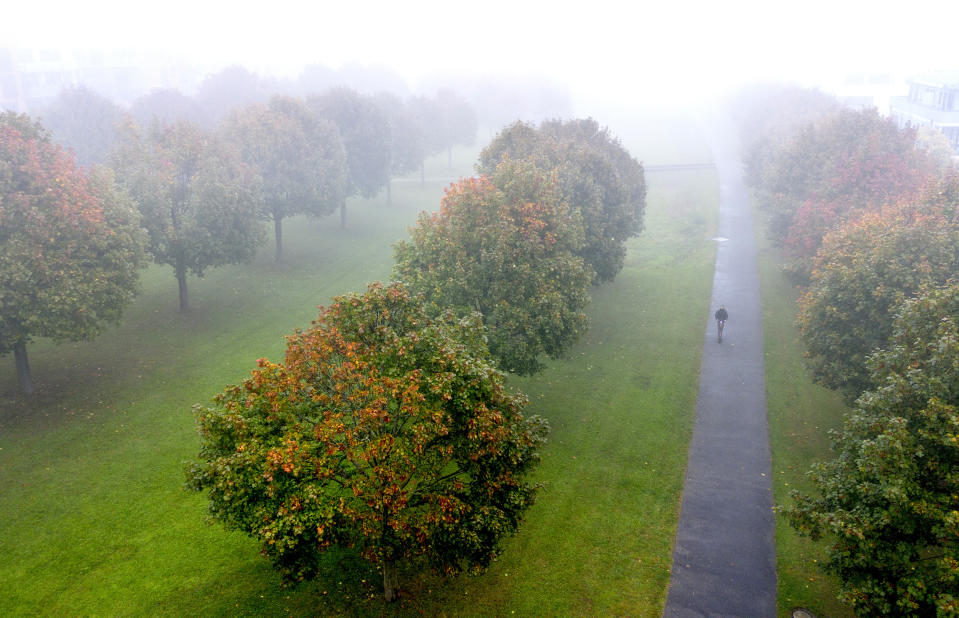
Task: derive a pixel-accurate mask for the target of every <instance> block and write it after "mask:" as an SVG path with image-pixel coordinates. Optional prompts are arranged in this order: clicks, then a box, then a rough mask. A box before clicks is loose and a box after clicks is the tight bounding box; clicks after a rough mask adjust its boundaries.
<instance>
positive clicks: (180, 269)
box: [174, 259, 190, 311]
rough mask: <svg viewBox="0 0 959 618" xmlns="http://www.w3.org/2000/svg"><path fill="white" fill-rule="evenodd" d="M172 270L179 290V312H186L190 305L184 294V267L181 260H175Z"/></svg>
mask: <svg viewBox="0 0 959 618" xmlns="http://www.w3.org/2000/svg"><path fill="white" fill-rule="evenodd" d="M174 270H175V271H176V282H177V285H178V286H179V288H180V311H187V310H188V309H189V308H190V304H189V302H188V300H187V294H186V266H185V265H184V264H183V260H181V259H178V260H177V263H176V266H174Z"/></svg>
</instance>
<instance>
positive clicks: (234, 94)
mask: <svg viewBox="0 0 959 618" xmlns="http://www.w3.org/2000/svg"><path fill="white" fill-rule="evenodd" d="M275 91H276V89H275V87H274V84H271V83H270V82H269V81H268V80H265V79H263V78H261V77H260V76H259V75H257V74H256V73H253V72H251V71H249V70H248V69H245V68H243V67H241V66H236V65H234V66H230V67H226V68H225V69H223V70H222V71H219V72H218V73H214V74H212V75H207V76H206V78H205V79H204V80H203V83H201V84H200V87H199V88H198V89H197V93H196V100H197V102H198V103H199V104H200V106H201V107H202V108H203V111H204V115H205V117H206V118H208V119H209V120H210V122H212V123H214V124H215V123H218V122H219V121H220V120H222V119H223V118H225V117H226V116H227V115H228V114H229V113H230V111H231V110H233V109H234V108H236V107H243V106H244V105H250V104H251V103H263V102H265V101H266V100H267V99H268V98H270V94H271V93H273V92H275ZM201 126H203V127H204V128H206V129H212V128H213V127H212V125H210V126H206V125H201Z"/></svg>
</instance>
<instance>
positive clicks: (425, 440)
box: [188, 284, 546, 600]
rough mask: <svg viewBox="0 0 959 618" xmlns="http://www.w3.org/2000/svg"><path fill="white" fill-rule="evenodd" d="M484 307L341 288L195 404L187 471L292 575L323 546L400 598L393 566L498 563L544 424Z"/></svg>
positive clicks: (313, 566) (446, 568)
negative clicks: (273, 350)
mask: <svg viewBox="0 0 959 618" xmlns="http://www.w3.org/2000/svg"><path fill="white" fill-rule="evenodd" d="M524 404H525V400H524V399H523V398H522V397H521V396H519V395H514V394H511V393H509V392H508V391H507V390H506V389H505V388H504V385H503V375H502V374H501V373H499V372H498V371H496V370H495V369H494V368H493V367H492V366H491V365H490V362H489V356H488V352H487V350H486V347H485V345H484V343H483V336H482V327H481V325H480V322H479V319H478V318H477V316H472V317H467V318H465V319H459V320H457V319H454V318H452V317H451V316H449V315H445V316H440V317H438V318H431V317H430V316H429V315H427V313H426V312H425V310H424V308H423V306H422V303H421V301H420V300H418V299H417V298H416V297H414V296H411V295H410V293H409V292H408V291H407V290H405V289H404V288H403V286H401V285H399V284H391V285H388V286H383V285H381V284H371V285H370V286H369V288H368V289H367V291H366V293H365V294H360V295H355V294H349V295H346V296H341V297H338V298H335V299H334V301H333V304H332V305H331V306H330V307H329V308H326V309H324V310H322V312H321V314H320V317H319V319H318V320H317V321H316V322H314V323H313V326H312V327H311V328H310V329H308V330H307V331H305V332H297V333H296V334H294V335H293V336H291V337H290V338H289V339H288V346H287V351H286V357H285V360H284V362H282V363H273V362H270V361H267V360H266V359H260V360H259V361H258V363H257V368H256V369H255V370H254V371H253V373H252V376H251V377H250V378H249V379H247V380H246V381H245V382H244V383H243V384H241V385H237V386H231V387H229V388H228V389H227V390H226V391H224V392H223V393H222V394H220V395H218V396H217V397H216V399H215V401H214V405H213V406H212V407H198V408H197V410H196V412H197V418H198V423H199V429H200V435H201V437H202V449H201V452H200V461H199V462H198V463H196V464H195V465H193V466H192V467H191V468H190V469H189V471H188V479H189V483H190V484H191V486H192V487H194V488H195V489H197V490H205V491H206V492H207V493H208V495H209V498H210V514H211V516H212V517H213V518H214V519H216V520H219V521H221V522H223V523H224V524H225V525H226V526H227V527H228V528H231V529H238V530H242V531H244V532H246V533H247V534H249V535H250V536H252V537H254V538H256V539H258V540H259V541H260V542H261V544H262V548H263V554H264V555H265V556H267V557H268V558H269V559H270V560H271V561H272V563H273V565H274V566H275V567H276V568H277V569H278V570H279V571H280V573H281V574H282V575H283V576H284V578H285V579H286V580H287V581H291V582H297V581H302V580H305V579H310V578H312V577H314V576H315V575H316V574H317V572H318V571H319V570H320V569H321V568H322V563H321V557H322V554H323V552H324V551H326V550H327V549H329V548H331V547H334V546H340V547H348V548H352V549H354V550H356V551H358V552H360V553H361V554H362V555H363V556H364V557H365V558H366V559H368V560H369V561H371V562H372V563H374V564H377V565H378V566H379V568H381V569H382V572H383V583H384V596H385V598H386V599H387V600H392V599H393V598H394V597H395V592H396V581H395V567H396V564H397V563H399V562H401V561H407V560H415V559H423V560H425V561H426V562H427V563H428V564H430V565H432V566H433V567H434V568H436V569H438V570H439V571H441V572H444V573H455V572H457V571H459V570H461V569H464V568H466V569H476V568H483V567H486V566H487V565H488V564H489V563H490V561H491V560H492V559H493V557H494V556H495V555H496V553H497V551H498V544H499V542H500V540H501V539H502V538H503V537H504V536H506V535H508V534H510V533H512V532H514V531H515V530H516V529H517V527H518V525H519V523H520V518H521V515H522V513H523V512H524V511H525V509H526V508H528V507H529V506H530V505H531V504H532V501H533V498H534V495H535V491H536V487H535V486H534V485H532V484H530V483H529V482H528V481H527V480H526V477H527V475H528V473H529V471H530V470H531V468H532V466H533V465H534V464H535V463H536V461H537V450H538V448H539V446H540V445H541V444H542V442H543V441H544V439H545V434H546V425H545V423H544V422H543V421H542V420H541V419H538V418H536V417H532V418H524V417H523V415H522V413H521V412H522V408H523V406H524Z"/></svg>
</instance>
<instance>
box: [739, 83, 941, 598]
mask: <svg viewBox="0 0 959 618" xmlns="http://www.w3.org/2000/svg"><path fill="white" fill-rule="evenodd" d="M739 111H740V126H741V129H742V131H741V138H742V139H741V141H742V145H743V156H744V162H745V174H746V178H747V182H748V183H749V184H750V185H751V186H752V188H753V190H754V195H755V197H756V198H757V199H758V201H759V205H760V208H761V209H762V210H763V211H765V213H766V214H767V216H768V221H769V226H768V230H769V233H770V236H771V238H772V240H773V241H774V242H776V243H777V244H779V245H780V246H781V247H782V250H783V253H784V255H785V257H786V259H787V269H788V271H789V273H790V274H791V275H792V276H793V277H794V279H795V281H796V282H797V284H798V285H799V286H800V288H801V290H802V295H801V298H800V302H799V308H798V313H799V320H798V322H799V326H800V328H801V334H802V342H803V345H804V347H805V349H806V356H807V364H808V367H809V369H810V371H811V373H812V376H813V378H814V379H815V380H816V381H817V382H819V383H820V384H822V385H824V386H826V387H828V388H831V389H835V390H837V391H839V392H840V393H842V394H843V395H844V396H845V397H846V399H847V401H849V402H850V403H854V406H853V409H852V410H851V411H850V412H849V413H848V414H847V415H846V418H845V421H844V424H843V428H842V430H841V431H838V432H836V433H834V434H833V450H834V452H835V454H836V458H835V459H833V460H830V461H827V462H823V463H820V464H816V465H815V466H814V467H813V468H812V470H811V471H810V477H811V478H812V480H813V483H814V486H815V490H816V491H815V493H814V494H807V493H801V492H794V494H793V500H794V501H793V503H792V504H790V505H788V506H786V507H785V508H783V511H782V512H783V513H784V514H785V515H786V516H787V517H788V519H789V522H790V523H791V524H792V525H793V526H794V527H795V528H796V529H797V530H798V531H799V532H800V533H802V534H806V535H810V536H812V537H813V538H814V539H819V538H824V539H826V540H827V542H828V556H829V560H828V562H827V564H826V565H825V568H826V569H827V570H828V571H829V572H831V573H833V574H835V575H837V576H838V578H839V580H840V590H841V598H842V599H843V600H844V601H846V602H847V603H849V604H850V605H851V606H852V608H853V609H854V611H856V613H857V614H859V615H863V616H875V615H937V614H939V615H948V614H953V613H955V612H956V611H957V609H959V608H957V605H956V603H957V601H956V598H957V595H956V590H957V587H956V585H957V581H959V569H957V567H956V565H957V564H959V542H957V539H959V519H957V518H956V513H957V512H959V499H957V497H956V496H957V495H959V443H957V441H956V436H957V435H959V279H957V274H959V174H957V170H956V166H955V164H954V157H953V153H951V152H949V151H948V149H944V148H942V147H941V140H936V138H935V136H934V135H930V134H928V133H925V134H923V135H922V136H921V137H920V135H919V134H917V131H916V130H915V129H913V128H906V129H900V128H898V127H897V126H896V125H895V124H894V123H893V122H892V121H891V120H889V119H887V118H883V117H881V116H880V115H879V114H878V113H877V112H876V111H875V110H874V109H867V110H860V111H856V110H851V109H848V108H844V107H842V106H841V105H839V103H838V102H837V101H835V100H834V99H832V98H831V97H828V96H826V95H824V94H822V93H819V92H816V91H810V90H804V89H799V88H789V87H770V88H766V89H759V90H756V91H753V92H750V93H748V95H746V96H744V97H743V98H742V99H741V100H740V106H739Z"/></svg>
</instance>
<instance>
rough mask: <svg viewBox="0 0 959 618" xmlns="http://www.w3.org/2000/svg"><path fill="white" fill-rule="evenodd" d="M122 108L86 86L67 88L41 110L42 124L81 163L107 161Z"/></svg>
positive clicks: (114, 142)
mask: <svg viewBox="0 0 959 618" xmlns="http://www.w3.org/2000/svg"><path fill="white" fill-rule="evenodd" d="M121 120H123V112H122V110H121V109H120V108H119V106H117V104H116V103H114V102H113V101H111V100H110V99H108V98H106V97H104V96H102V95H99V94H97V93H96V92H94V91H92V90H90V89H89V88H87V87H86V86H78V87H75V88H67V89H64V90H62V91H61V92H60V94H59V95H57V98H56V99H54V100H53V102H52V103H51V104H50V105H49V106H48V107H47V108H46V109H45V110H44V112H43V124H44V126H45V127H46V128H47V129H49V131H50V134H51V135H52V136H53V139H55V140H56V141H57V142H58V143H60V144H62V145H63V146H65V147H67V148H69V149H71V150H73V152H74V153H76V158H77V162H78V163H79V164H80V165H83V166H84V167H89V166H91V165H94V164H98V163H106V162H107V159H108V158H109V155H110V151H111V150H112V149H113V147H114V145H115V144H116V142H117V125H118V124H119V123H120V121H121Z"/></svg>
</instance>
